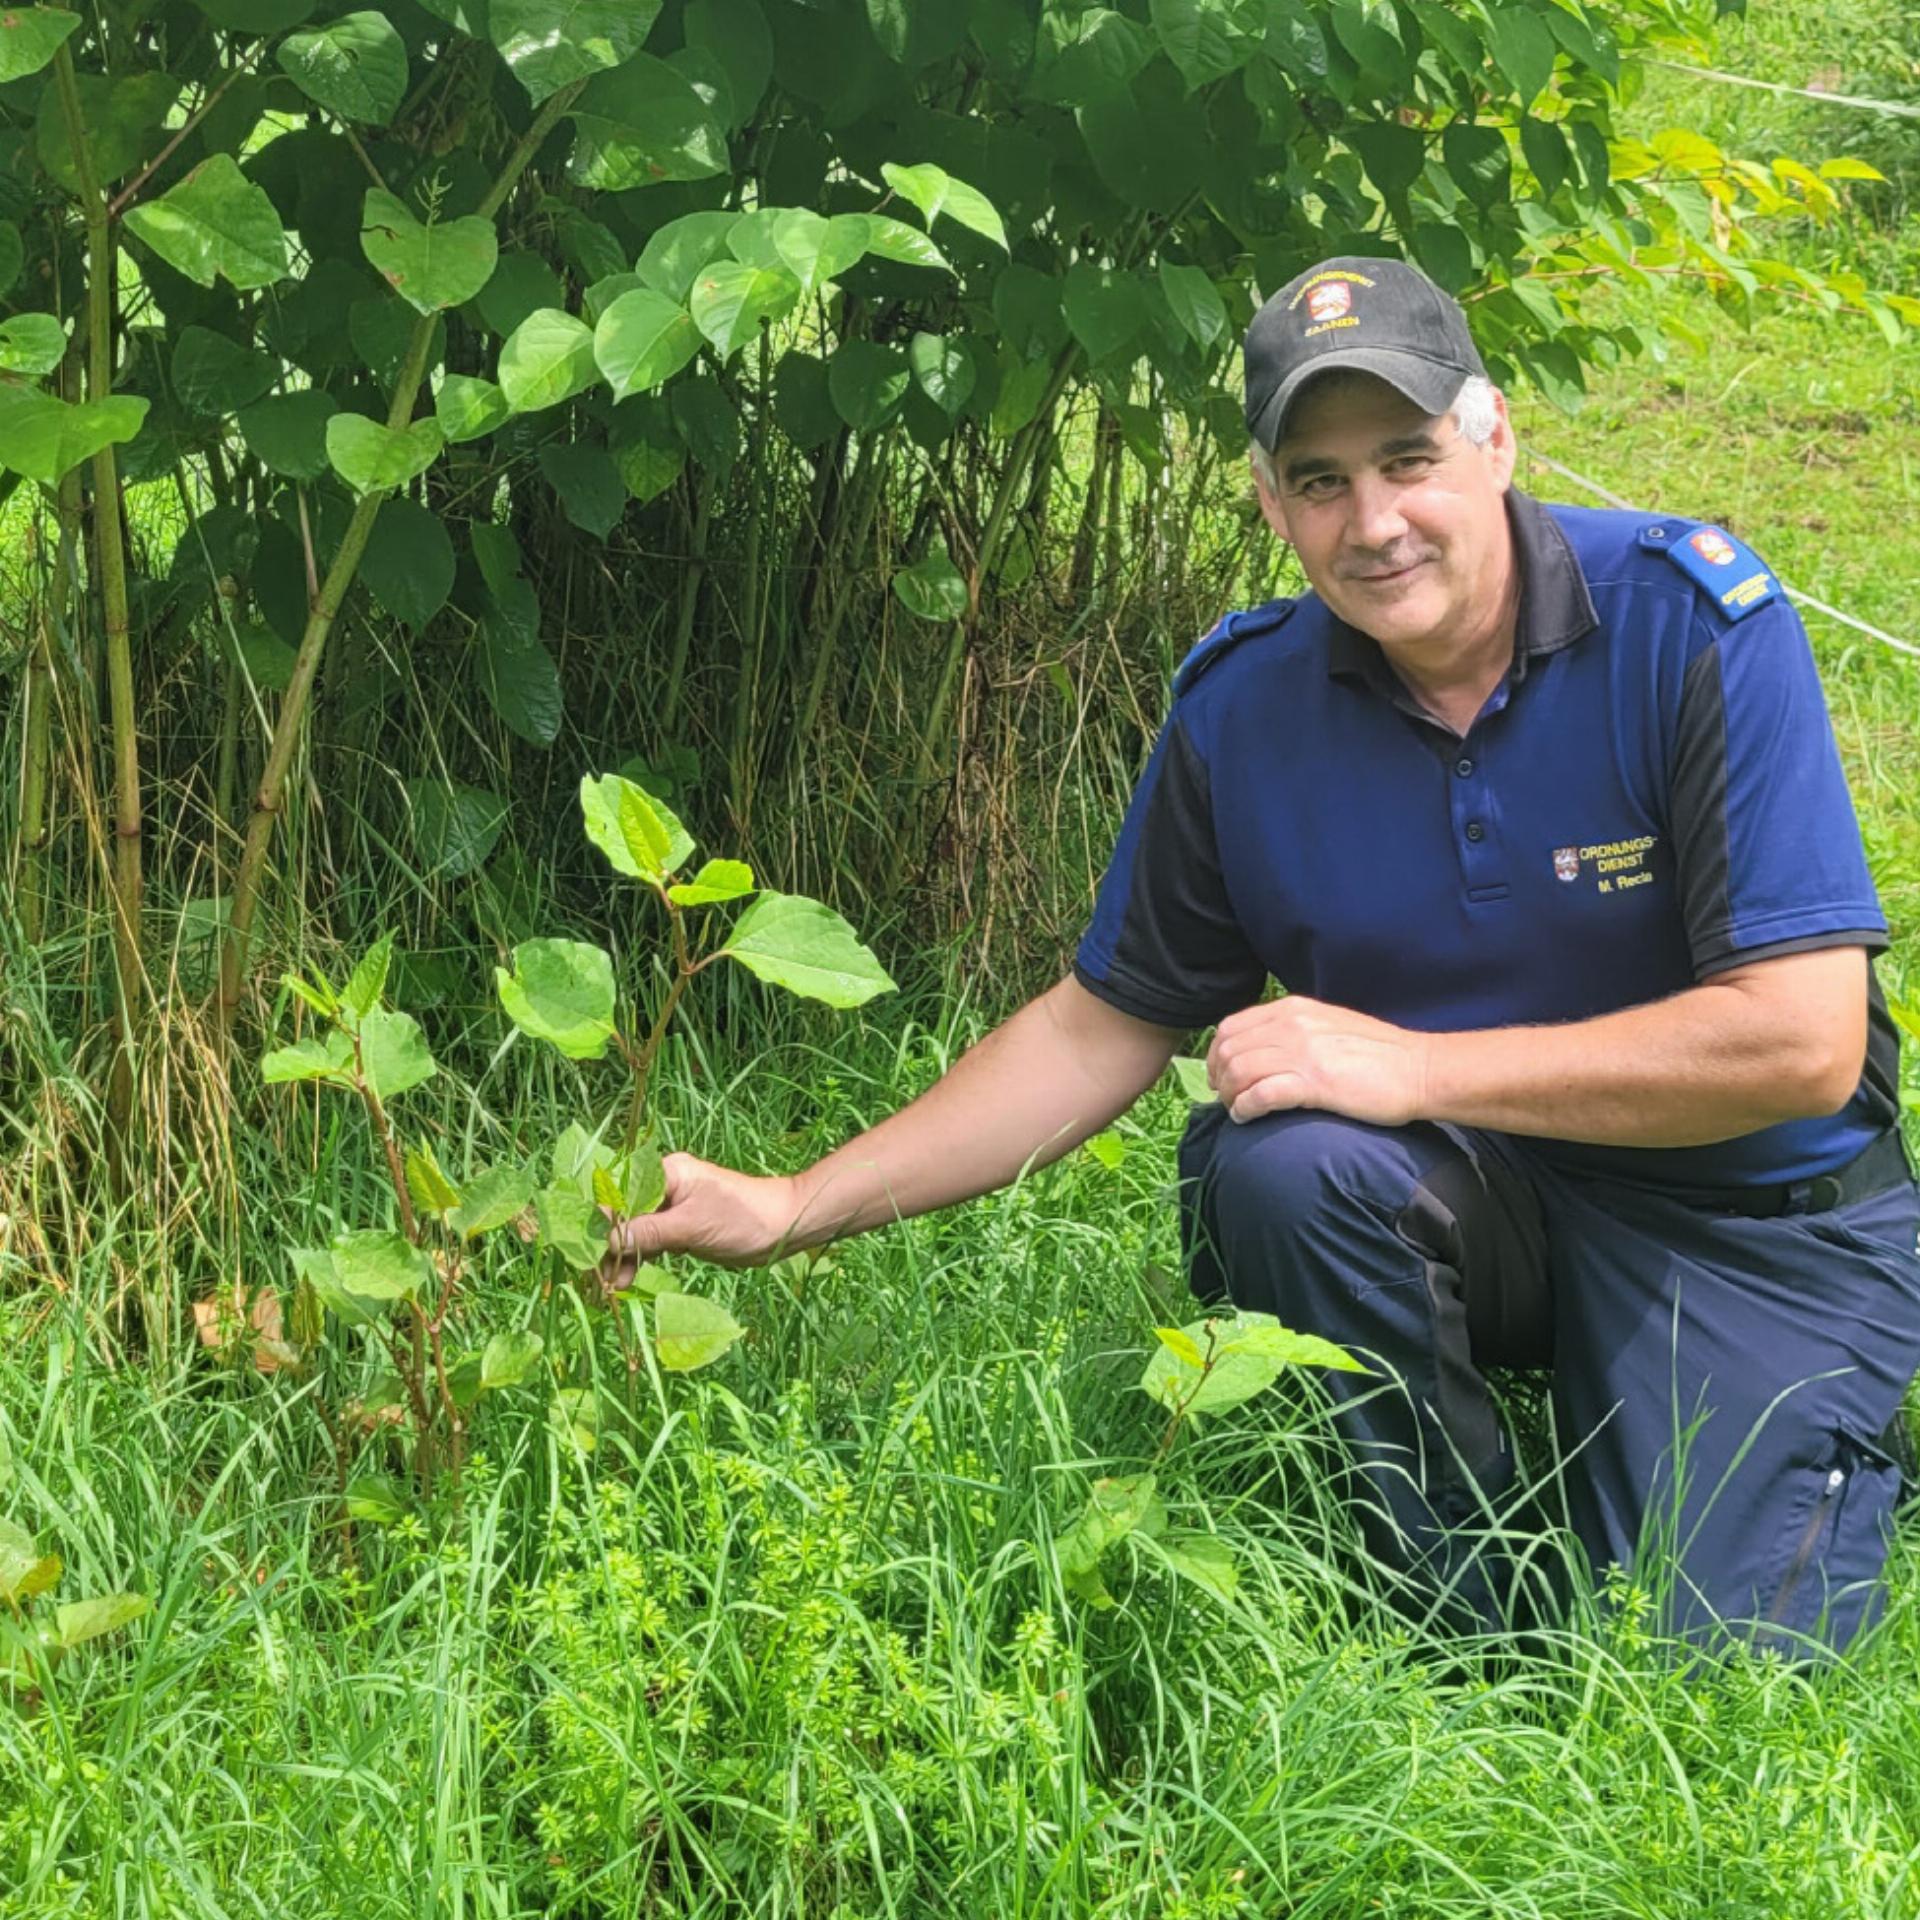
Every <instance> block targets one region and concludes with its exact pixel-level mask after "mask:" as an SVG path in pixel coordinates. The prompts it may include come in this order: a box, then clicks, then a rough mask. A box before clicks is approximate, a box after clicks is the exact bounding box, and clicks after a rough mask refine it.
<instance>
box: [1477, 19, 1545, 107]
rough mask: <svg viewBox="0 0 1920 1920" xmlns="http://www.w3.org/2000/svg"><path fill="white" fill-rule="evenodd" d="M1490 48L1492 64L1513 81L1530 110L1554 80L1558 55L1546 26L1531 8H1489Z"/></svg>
mask: <svg viewBox="0 0 1920 1920" xmlns="http://www.w3.org/2000/svg"><path fill="white" fill-rule="evenodd" d="M1486 19H1487V40H1488V47H1489V50H1490V51H1491V53H1492V54H1493V64H1494V65H1495V67H1497V68H1498V69H1499V71H1500V73H1501V75H1502V76H1503V77H1504V78H1505V79H1506V80H1508V81H1509V82H1511V84H1512V86H1513V91H1514V96H1515V98H1516V99H1517V100H1518V101H1519V103H1520V105H1521V106H1522V107H1523V108H1524V107H1530V106H1532V105H1533V103H1534V101H1535V100H1536V99H1537V98H1538V97H1539V95H1540V93H1541V91H1542V90H1543V89H1544V88H1545V86H1546V84H1547V82H1548V81H1549V80H1551V79H1552V78H1553V59H1554V54H1555V52H1556V48H1555V46H1554V39H1553V35H1552V33H1551V32H1550V31H1549V30H1548V28H1547V23H1546V22H1545V21H1544V20H1543V19H1542V18H1541V17H1540V15H1539V14H1538V13H1537V12H1535V11H1534V9H1533V8H1532V7H1528V6H1518V7H1488V8H1487V10H1486Z"/></svg>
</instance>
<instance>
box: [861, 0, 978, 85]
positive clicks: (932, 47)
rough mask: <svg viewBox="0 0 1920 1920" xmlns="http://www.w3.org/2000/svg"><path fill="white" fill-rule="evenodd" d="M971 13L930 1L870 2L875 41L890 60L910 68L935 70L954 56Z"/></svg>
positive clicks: (873, 0)
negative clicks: (929, 67) (928, 67)
mask: <svg viewBox="0 0 1920 1920" xmlns="http://www.w3.org/2000/svg"><path fill="white" fill-rule="evenodd" d="M968 11H969V10H968V9H967V8H965V7H959V6H952V7H949V6H929V5H927V3H926V0H866V13H867V24H868V25H869V26H870V27H871V28H872V29H873V37H874V38H875V39H876V40H877V41H878V42H879V43H880V46H881V49H882V51H883V52H884V53H885V54H886V56H887V58H888V59H889V60H891V61H893V62H894V64H895V65H896V66H902V67H908V68H919V67H927V66H931V65H932V64H933V63H934V62H935V61H936V60H944V59H946V58H947V57H948V55H950V54H952V53H954V52H955V51H956V50H957V49H958V48H959V46H960V43H961V42H962V41H963V40H964V39H965V38H966V34H967V26H968ZM975 31H976V32H978V28H976V29H975Z"/></svg>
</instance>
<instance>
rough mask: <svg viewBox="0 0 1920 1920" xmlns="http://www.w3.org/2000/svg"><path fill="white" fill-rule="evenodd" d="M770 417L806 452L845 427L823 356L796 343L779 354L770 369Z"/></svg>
mask: <svg viewBox="0 0 1920 1920" xmlns="http://www.w3.org/2000/svg"><path fill="white" fill-rule="evenodd" d="M773 417H774V419H775V421H776V422H777V423H778V425H779V428H780V431H781V432H782V433H784V434H785V435H786V436H787V438H788V439H789V440H791V441H792V442H793V444H794V445H795V446H796V447H802V448H804V449H806V450H807V451H808V452H812V451H814V450H815V449H816V448H819V447H824V446H825V445H826V444H827V442H828V441H829V440H831V439H832V438H833V437H834V435H835V434H837V433H841V432H843V431H844V430H845V429H844V428H843V427H842V426H841V424H840V414H839V411H838V409H837V408H836V407H835V406H834V404H833V388H832V386H831V384H830V383H829V380H828V377H827V367H826V362H825V361H824V360H820V359H817V358H815V356H814V355H812V354H810V353H806V352H803V351H801V350H800V349H799V348H797V347H795V348H790V349H789V350H788V351H787V352H785V353H783V354H782V355H781V356H780V360H779V363H778V365H776V366H775V368H774V370H773Z"/></svg>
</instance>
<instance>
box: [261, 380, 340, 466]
mask: <svg viewBox="0 0 1920 1920" xmlns="http://www.w3.org/2000/svg"><path fill="white" fill-rule="evenodd" d="M339 411H340V403H339V402H338V401H337V400H335V399H334V397H333V396H332V395H331V394H330V393H323V392H321V390H320V389H319V388H318V387H303V388H302V389H301V390H300V391H299V392H298V393H277V394H272V395H270V396H269V397H268V398H267V399H265V400H256V401H255V402H254V403H253V405H252V406H250V407H243V408H241V410H240V413H239V415H238V416H237V424H238V426H239V428H240V437H241V439H243V440H244V441H245V442H246V443H247V451H248V452H249V453H250V454H252V455H253V457H254V458H255V459H256V460H258V461H259V462H260V464H261V465H262V466H263V467H265V468H266V469H267V471H268V472H269V473H277V474H279V475H281V476H282V478H284V479H287V480H317V479H319V477H320V476H321V475H322V474H323V473H325V472H326V471H327V422H328V421H329V420H331V419H332V418H333V417H334V415H335V414H336V413H338V412H339Z"/></svg>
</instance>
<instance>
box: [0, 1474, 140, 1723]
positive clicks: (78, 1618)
mask: <svg viewBox="0 0 1920 1920" xmlns="http://www.w3.org/2000/svg"><path fill="white" fill-rule="evenodd" d="M3 1449H4V1437H3V1436H0V1466H4V1465H5V1464H6V1461H5V1455H4V1450H3ZM64 1571H65V1569H64V1567H63V1566H62V1564H61V1560H60V1556H59V1555H58V1554H57V1553H42V1552H41V1551H40V1549H39V1548H38V1547H37V1546H36V1545H35V1544H34V1539H33V1535H32V1534H30V1533H28V1532H27V1531H26V1529H25V1528H24V1527H19V1526H16V1525H15V1524H14V1523H13V1522H12V1521H11V1520H5V1519H0V1684H4V1683H5V1682H7V1681H16V1682H23V1683H26V1684H29V1685H31V1684H32V1683H33V1682H34V1681H35V1680H36V1679H37V1678H38V1676H39V1675H40V1674H41V1673H42V1672H43V1671H44V1669H45V1668H46V1667H48V1666H51V1665H54V1664H56V1663H58V1662H59V1661H60V1660H61V1659H62V1658H63V1657H64V1656H65V1655H66V1654H68V1653H71V1652H72V1651H73V1649H74V1648H75V1647H77V1646H81V1645H83V1644H84V1643H85V1642H86V1641H88V1640H97V1639H99V1638H100V1636H101V1635H102V1634H107V1633H112V1632H114V1631H115V1630H116V1629H117V1628H120V1627H124V1626H125V1625H126V1624H127V1622H128V1621H130V1620H137V1619H139V1617H140V1616H141V1615H142V1614H143V1613H145V1612H146V1611H147V1609H148V1608H149V1607H151V1606H152V1605H153V1602H152V1601H151V1600H150V1599H149V1598H148V1597H147V1595H145V1594H144V1593H103V1594H98V1595H96V1596H94V1598H92V1599H90V1600H68V1601H64V1602H62V1603H61V1604H60V1605H59V1606H57V1607H54V1608H51V1609H48V1608H44V1607H39V1606H36V1604H35V1603H36V1602H38V1601H41V1600H44V1599H45V1598H46V1597H47V1596H48V1595H50V1594H51V1593H52V1592H53V1590H54V1588H55V1587H57V1586H58V1585H59V1584H60V1576H61V1574H62V1573H63V1572H64ZM49 1613H50V1614H51V1617H50V1618H49V1617H47V1616H48V1614H49Z"/></svg>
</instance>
